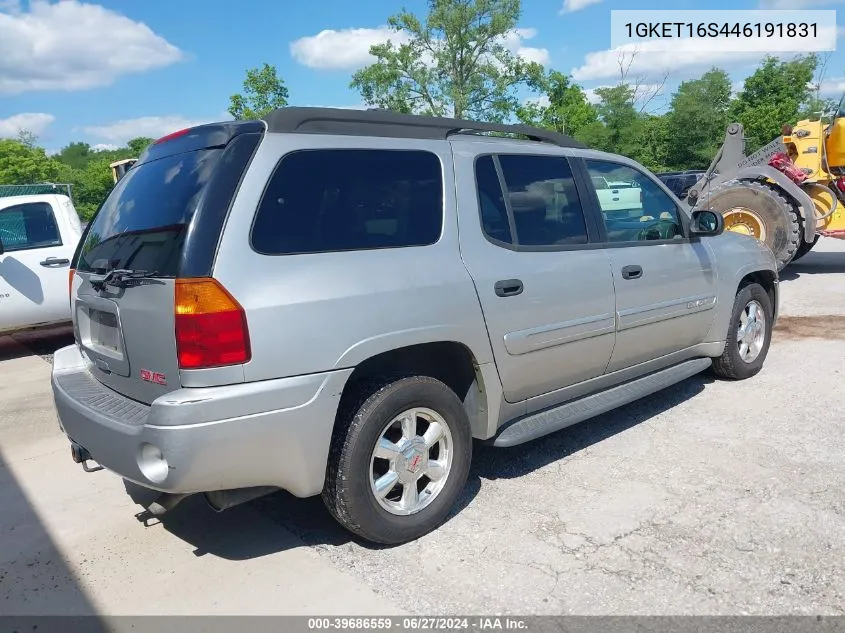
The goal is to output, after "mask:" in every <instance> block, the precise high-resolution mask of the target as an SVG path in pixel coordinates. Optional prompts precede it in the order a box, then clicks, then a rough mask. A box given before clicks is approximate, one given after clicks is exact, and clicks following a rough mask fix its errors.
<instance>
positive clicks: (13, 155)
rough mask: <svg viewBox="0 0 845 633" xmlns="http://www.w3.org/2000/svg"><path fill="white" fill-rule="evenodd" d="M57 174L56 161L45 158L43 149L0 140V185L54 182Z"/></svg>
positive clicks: (13, 141)
mask: <svg viewBox="0 0 845 633" xmlns="http://www.w3.org/2000/svg"><path fill="white" fill-rule="evenodd" d="M57 174H58V166H57V164H56V161H54V160H53V159H51V158H50V157H49V156H47V153H46V152H45V151H44V149H43V148H41V147H28V146H27V145H25V144H23V143H21V142H20V141H16V140H12V139H0V185H31V184H36V183H41V182H55V180H56V176H57Z"/></svg>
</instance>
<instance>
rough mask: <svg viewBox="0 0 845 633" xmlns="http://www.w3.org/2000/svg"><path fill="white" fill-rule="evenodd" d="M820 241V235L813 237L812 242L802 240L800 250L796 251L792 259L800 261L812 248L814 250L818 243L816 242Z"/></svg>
mask: <svg viewBox="0 0 845 633" xmlns="http://www.w3.org/2000/svg"><path fill="white" fill-rule="evenodd" d="M818 241H819V236H818V235H816V236H815V237H814V238H813V241H812V242H804V241H802V242H801V246H799V247H798V250H797V251H796V253H795V257H793V258H792V261H794V262H795V261H798V260H799V259H801V258H802V257H804V255H806V254H807V253H809V252H810V251H811V250H813V247H814V246H815V245H816V243H817V242H818Z"/></svg>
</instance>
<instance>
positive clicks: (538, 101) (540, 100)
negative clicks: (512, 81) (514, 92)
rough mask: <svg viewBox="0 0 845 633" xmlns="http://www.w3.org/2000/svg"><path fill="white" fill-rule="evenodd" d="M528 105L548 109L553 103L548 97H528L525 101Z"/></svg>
mask: <svg viewBox="0 0 845 633" xmlns="http://www.w3.org/2000/svg"><path fill="white" fill-rule="evenodd" d="M523 103H524V104H526V105H531V104H533V105H538V106H540V107H541V108H548V107H549V106H550V105H551V104H552V102H551V101H550V100H549V97H548V95H540V96H539V97H528V98H527V99H525V100H524V101H523Z"/></svg>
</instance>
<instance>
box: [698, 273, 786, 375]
mask: <svg viewBox="0 0 845 633" xmlns="http://www.w3.org/2000/svg"><path fill="white" fill-rule="evenodd" d="M771 340H772V302H771V300H770V299H769V295H768V294H767V293H766V291H765V290H764V289H763V287H762V286H761V285H760V284H749V285H747V286H744V287H743V288H741V289H740V291H739V292H738V293H737V295H736V299H734V307H733V314H732V315H731V323H730V326H729V328H728V336H727V340H726V342H725V349H724V351H723V352H722V355H721V356H719V358H716V359H714V360H713V371H714V372H715V373H716V375H717V376H719V377H720V378H726V379H728V380H745V379H746V378H751V377H752V376H754V375H755V374H757V373H758V372H759V371H760V370H761V369H762V368H763V362H764V361H765V360H766V355H767V354H768V353H769V343H771Z"/></svg>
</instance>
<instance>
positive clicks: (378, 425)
mask: <svg viewBox="0 0 845 633" xmlns="http://www.w3.org/2000/svg"><path fill="white" fill-rule="evenodd" d="M376 384H377V386H375V387H372V386H371V387H370V388H369V389H368V388H359V389H358V390H357V393H356V394H355V395H356V397H353V398H350V399H348V401H347V403H346V404H345V406H344V407H343V409H342V410H341V412H339V419H338V423H337V429H336V431H335V433H334V436H333V438H332V446H331V449H330V452H329V462H328V468H327V472H326V483H325V487H324V489H323V502H324V503H325V505H326V507H327V508H328V510H329V512H330V513H331V514H332V516H334V518H335V519H336V520H337V521H338V522H339V523H340V524H341V525H342V526H343V527H345V528H346V529H347V530H349V531H350V532H352V533H354V534H357V535H358V536H361V537H363V538H365V539H367V540H369V541H373V542H375V543H381V544H385V545H396V544H399V543H405V542H408V541H412V540H415V539H418V538H420V537H421V536H423V535H424V534H427V533H428V532H430V531H432V530H434V529H435V528H437V527H438V526H439V525H440V524H441V523H443V521H445V520H446V518H447V516H448V514H449V512H450V511H451V510H452V508H453V507H454V505H455V504H456V502H457V500H458V497H459V496H460V494H461V491H462V490H463V488H464V485H465V484H466V480H467V476H468V474H469V466H470V461H471V459H472V432H471V430H470V424H469V419H468V417H467V414H466V411H465V410H464V406H463V403H462V402H461V400H460V399H459V398H458V396H457V395H456V394H455V393H454V392H453V391H452V390H451V389H449V387H447V386H446V385H445V384H443V383H442V382H441V381H439V380H436V379H434V378H430V377H427V376H413V377H409V378H402V379H399V380H395V381H392V382H391V381H382V383H381V384H380V385H378V383H376Z"/></svg>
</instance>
